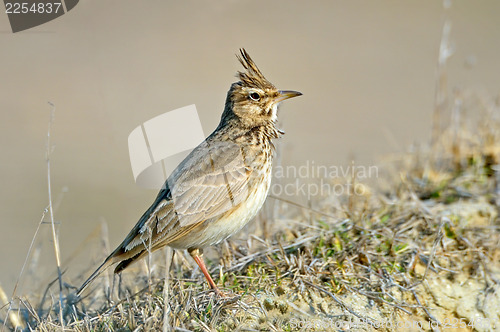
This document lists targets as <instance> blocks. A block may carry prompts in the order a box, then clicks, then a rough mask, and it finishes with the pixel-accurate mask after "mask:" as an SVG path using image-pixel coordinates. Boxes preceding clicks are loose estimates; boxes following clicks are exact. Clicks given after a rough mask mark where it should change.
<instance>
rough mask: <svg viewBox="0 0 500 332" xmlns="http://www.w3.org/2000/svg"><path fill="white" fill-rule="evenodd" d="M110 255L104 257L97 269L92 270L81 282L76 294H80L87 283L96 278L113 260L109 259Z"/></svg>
mask: <svg viewBox="0 0 500 332" xmlns="http://www.w3.org/2000/svg"><path fill="white" fill-rule="evenodd" d="M110 258H111V256H110V257H108V259H106V260H105V261H104V263H102V264H101V265H100V266H99V267H98V268H97V270H95V271H94V273H92V275H91V276H90V277H89V278H88V279H87V280H86V281H85V282H84V283H83V285H82V286H81V287H80V288H79V289H78V291H77V292H76V296H80V295H82V293H83V291H84V290H85V289H86V288H87V287H88V285H90V283H91V282H92V281H94V279H95V278H97V277H98V276H99V275H100V274H101V272H102V271H104V270H105V269H107V268H108V267H109V266H110V265H111V264H113V260H111V259H110Z"/></svg>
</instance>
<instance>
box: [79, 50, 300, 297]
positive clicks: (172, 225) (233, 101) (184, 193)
mask: <svg viewBox="0 0 500 332" xmlns="http://www.w3.org/2000/svg"><path fill="white" fill-rule="evenodd" d="M236 57H237V59H238V60H239V62H240V63H241V65H242V66H243V68H244V70H243V71H238V72H237V75H236V77H237V78H239V81H237V82H235V83H233V84H231V86H230V89H229V91H228V92H227V97H226V101H225V105H224V110H223V112H222V116H221V119H220V122H219V125H218V126H217V128H216V129H215V130H214V131H213V132H212V133H211V134H210V135H209V136H208V137H207V138H206V139H205V140H204V141H203V142H202V143H200V144H199V145H198V146H197V147H196V148H194V149H193V150H192V151H191V152H190V153H189V154H188V156H187V157H186V158H185V159H184V160H183V161H182V162H181V163H180V164H179V165H178V166H177V167H176V168H175V169H174V171H173V172H172V173H171V174H170V176H169V177H168V178H167V180H166V182H165V184H164V185H163V186H162V187H161V189H160V191H159V193H158V195H157V197H156V199H155V200H154V201H153V204H152V205H151V206H150V207H149V208H148V209H147V210H146V211H145V212H144V214H143V215H142V216H141V218H140V219H139V221H138V222H137V224H136V225H135V226H134V227H133V228H132V230H131V231H130V232H129V233H128V235H127V236H126V237H125V239H124V240H123V242H122V243H121V244H120V245H119V246H118V247H117V248H116V249H115V250H114V251H113V252H112V253H111V254H110V255H109V256H108V257H107V258H106V259H105V260H104V262H103V263H102V264H101V265H100V266H99V267H98V268H97V269H96V270H95V272H94V273H92V275H91V276H90V277H89V278H88V279H87V280H86V281H85V282H84V283H83V284H82V286H81V287H80V288H79V289H78V290H77V293H76V294H77V296H81V295H82V293H83V291H84V290H85V289H86V288H87V286H89V284H90V283H91V282H92V281H94V280H95V279H96V278H97V277H98V276H99V275H100V273H101V272H102V271H104V270H105V269H106V268H108V267H110V266H111V265H114V264H117V265H116V267H115V270H114V272H115V273H120V272H121V271H123V270H124V269H125V268H127V267H128V266H129V265H130V264H132V263H134V262H136V261H138V260H140V259H141V258H143V257H145V256H146V255H148V253H151V252H153V251H156V250H158V249H161V248H163V247H165V246H170V247H172V248H174V249H178V250H185V249H187V251H188V253H189V254H190V255H191V257H192V258H193V260H194V261H195V262H196V263H197V264H198V266H199V267H200V269H201V271H202V273H203V274H204V276H205V278H206V280H207V282H208V284H209V286H210V287H211V288H212V289H213V290H214V291H215V292H216V294H218V295H220V296H224V293H223V292H221V291H220V289H219V288H218V287H217V285H216V284H215V282H214V281H213V279H212V278H211V276H210V274H209V272H208V270H207V267H206V266H205V263H204V260H203V257H202V255H203V249H204V248H206V247H209V246H213V245H216V244H218V243H220V242H221V241H223V240H225V239H227V238H229V237H230V236H232V235H234V234H235V233H237V232H238V231H240V230H241V229H242V228H243V227H244V226H245V225H246V224H247V223H248V222H250V221H251V220H252V219H253V218H254V217H255V215H256V214H257V212H258V211H259V210H260V209H261V207H262V205H263V204H264V201H265V199H266V197H267V195H268V192H269V188H270V185H271V178H272V163H273V156H274V153H275V147H274V143H273V140H275V139H277V138H280V137H281V136H282V135H283V134H284V132H283V131H282V130H280V129H279V128H278V127H277V119H278V115H277V113H278V105H279V104H280V103H281V102H282V101H284V100H286V99H289V98H293V97H297V96H300V95H302V93H301V92H298V91H292V90H278V89H277V88H276V87H275V86H274V85H273V84H272V83H271V82H269V81H268V80H267V79H266V78H265V77H264V75H263V74H262V72H261V71H260V69H259V68H258V67H257V65H256V64H255V62H254V61H253V60H252V58H251V57H250V55H249V54H248V53H247V51H246V50H245V49H244V48H241V49H240V54H239V55H236Z"/></svg>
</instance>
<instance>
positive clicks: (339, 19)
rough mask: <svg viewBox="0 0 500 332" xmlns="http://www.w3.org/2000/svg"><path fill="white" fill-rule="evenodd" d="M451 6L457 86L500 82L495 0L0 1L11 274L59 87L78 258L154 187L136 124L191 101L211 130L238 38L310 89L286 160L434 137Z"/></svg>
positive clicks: (60, 197)
mask: <svg viewBox="0 0 500 332" xmlns="http://www.w3.org/2000/svg"><path fill="white" fill-rule="evenodd" d="M445 15H447V16H448V17H449V19H450V21H451V23H452V30H451V36H450V37H451V40H452V41H453V42H454V44H455V54H454V55H453V57H452V58H451V59H450V61H449V62H448V67H447V79H448V84H449V89H450V90H451V89H453V88H455V87H458V88H463V87H466V88H467V89H472V90H474V91H477V93H479V94H481V93H484V94H488V95H496V94H498V92H499V91H500V80H499V73H500V61H499V59H500V20H499V19H498V17H499V15H500V2H498V1H497V0H483V1H480V2H471V1H468V0H460V1H457V0H456V1H453V2H452V5H451V8H450V9H449V10H447V11H446V12H445V10H444V9H443V5H442V3H441V2H440V1H421V0H408V1H404V2H402V1H394V0H377V1H372V0H356V1H308V2H298V1H297V2H291V1H284V0H282V1H271V2H264V1H218V2H209V1H182V2H170V1H160V0H155V1H153V0H151V1H147V2H138V1H132V0H120V1H111V0H108V1H97V0H85V1H80V3H79V4H78V5H77V6H76V7H75V8H74V9H73V10H71V11H70V12H69V13H67V14H66V15H63V16H62V17H60V18H58V19H56V20H54V21H51V22H48V23H46V24H44V25H41V26H39V27H36V28H33V29H30V30H27V31H24V32H20V33H16V34H13V33H12V32H11V30H10V26H9V22H8V19H7V16H6V15H5V14H0V45H1V47H0V49H1V51H0V63H1V65H0V77H1V80H0V85H1V87H0V128H1V130H0V142H1V163H0V183H1V186H2V188H1V190H0V212H1V229H2V231H1V232H0V262H1V264H0V283H1V284H2V286H3V287H4V288H5V289H6V291H7V292H8V293H9V292H11V291H12V289H13V286H14V283H15V281H16V278H17V276H18V275H19V272H20V270H21V266H22V264H23V261H24V257H25V256H26V254H27V252H28V248H29V246H30V242H31V239H32V237H33V234H34V232H35V230H36V228H37V225H38V223H39V222H40V218H41V216H42V214H43V211H44V209H45V208H46V206H47V204H48V197H47V165H46V161H45V155H46V136H47V127H48V122H49V115H50V112H51V106H50V105H49V104H48V102H52V103H53V104H54V105H55V106H56V110H55V118H54V122H53V127H52V143H53V151H52V155H51V172H52V193H53V200H54V204H55V218H56V222H57V223H59V232H60V246H61V252H62V258H63V261H67V260H70V259H71V258H72V253H74V252H77V254H78V252H79V255H80V257H82V252H83V258H79V259H83V260H84V259H87V261H83V260H82V261H76V263H75V261H74V260H73V262H72V263H71V264H72V266H75V264H76V265H78V264H82V265H84V266H85V269H87V268H88V269H91V268H93V267H95V265H94V266H91V265H90V262H91V261H92V262H93V263H92V264H95V262H96V260H99V259H102V258H103V256H104V253H102V250H101V249H100V248H101V246H99V248H95V246H97V245H96V243H95V241H94V242H91V241H90V242H89V241H87V242H85V240H86V239H87V238H92V237H97V238H99V237H98V236H96V235H95V234H96V233H95V230H96V229H99V227H100V225H101V223H102V222H106V223H107V225H108V228H109V242H110V246H111V247H113V248H114V247H115V246H116V245H117V244H118V243H119V242H120V241H121V240H122V239H123V237H124V236H125V235H126V234H127V233H128V231H129V230H130V229H131V227H132V226H133V225H134V224H135V222H136V221H137V220H138V218H139V217H140V216H141V214H142V213H143V212H144V211H145V209H146V208H147V207H148V206H149V204H150V203H151V202H152V200H153V198H154V197H155V195H156V191H155V190H147V189H143V188H140V187H138V186H136V185H135V183H134V178H133V176H132V170H131V167H130V161H129V155H128V147H127V138H128V135H129V134H130V132H131V131H132V130H133V129H134V128H136V127H137V126H139V125H140V124H142V123H143V122H144V121H147V120H149V119H151V118H153V117H155V116H157V115H160V114H163V113H164V112H167V111H170V110H174V109H176V108H180V107H183V106H186V105H190V104H195V105H196V107H197V109H198V113H199V115H200V118H201V124H202V127H203V130H204V132H205V134H206V135H208V134H210V132H211V131H212V130H213V129H215V127H216V126H217V124H218V121H219V118H220V114H221V112H222V110H223V105H224V100H225V97H226V92H227V90H228V88H229V86H230V84H231V83H232V82H235V80H236V79H235V73H236V71H237V70H240V69H241V66H240V64H239V63H238V61H237V60H236V58H235V56H234V54H236V53H237V52H238V49H239V48H240V47H245V48H246V49H247V51H248V52H249V53H250V54H251V55H252V57H253V59H254V60H255V62H256V63H257V65H258V66H259V67H260V69H261V70H262V71H263V73H264V74H265V76H266V77H267V78H268V79H269V80H270V81H271V82H273V83H274V84H275V85H276V86H277V87H278V88H280V89H292V90H298V91H301V92H302V93H303V94H304V95H303V96H302V97H300V98H296V99H293V100H291V101H289V102H286V103H284V104H283V105H282V107H281V111H280V122H281V127H282V128H283V129H284V130H285V131H286V135H285V136H284V137H283V139H281V140H280V142H279V143H278V144H279V151H280V157H281V163H282V164H283V165H295V166H300V165H304V164H305V163H306V162H307V161H308V162H314V163H315V164H316V165H347V164H349V163H350V161H351V160H353V159H354V160H356V163H357V164H360V165H367V166H369V165H377V163H378V162H379V160H380V158H381V157H382V156H384V155H387V154H397V153H402V152H404V151H406V150H407V149H408V147H409V146H411V145H412V144H413V143H416V142H420V143H425V142H428V140H429V138H430V133H431V125H432V112H433V109H434V104H435V102H434V101H435V91H436V69H437V61H438V54H439V45H440V41H441V36H442V30H443V23H444V19H445ZM46 220H48V219H46ZM48 229H49V228H48V225H42V229H41V236H42V238H44V239H45V242H46V243H45V244H48V245H49V246H48V249H47V248H46V249H44V250H43V251H40V252H38V253H37V252H35V253H36V254H40V255H41V258H40V259H39V260H37V261H38V262H39V263H38V266H37V268H36V271H37V272H36V273H35V272H32V273H34V274H39V275H38V277H39V278H41V279H43V278H46V277H48V276H50V275H52V276H54V272H55V268H54V263H53V250H52V249H51V248H50V245H51V243H50V242H51V241H50V240H49V237H48ZM93 231H94V233H92V232H93ZM92 234H94V235H92ZM92 246H94V247H92ZM78 248H80V249H78ZM99 250H101V252H100V251H99ZM96 252H97V254H96ZM96 257H97V258H96ZM65 264H66V263H65ZM65 267H66V266H63V268H65ZM29 269H30V266H28V271H29ZM82 269H83V268H82ZM34 271H35V270H34ZM80 271H81V270H80ZM49 280H50V279H49Z"/></svg>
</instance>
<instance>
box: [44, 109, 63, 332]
mask: <svg viewBox="0 0 500 332" xmlns="http://www.w3.org/2000/svg"><path fill="white" fill-rule="evenodd" d="M49 105H50V106H52V110H51V111H50V118H49V128H48V130H47V191H48V194H49V215H50V223H51V226H52V240H53V241H54V253H55V255H56V264H57V276H58V279H59V316H60V317H59V318H60V320H61V330H62V331H64V315H63V301H64V298H63V281H62V273H61V252H60V249H59V239H58V237H57V234H56V224H55V221H54V210H53V207H52V187H51V176H50V152H51V149H52V146H51V145H50V130H51V129H52V123H53V122H54V114H55V111H56V108H55V106H54V104H52V103H50V102H49Z"/></svg>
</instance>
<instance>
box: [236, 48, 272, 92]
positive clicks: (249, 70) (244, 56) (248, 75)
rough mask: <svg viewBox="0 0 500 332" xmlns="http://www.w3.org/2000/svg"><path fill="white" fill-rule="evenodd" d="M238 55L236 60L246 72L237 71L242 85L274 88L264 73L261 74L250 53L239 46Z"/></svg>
mask: <svg viewBox="0 0 500 332" xmlns="http://www.w3.org/2000/svg"><path fill="white" fill-rule="evenodd" d="M240 53H241V56H240V55H236V57H237V58H238V60H239V61H240V62H241V64H242V65H243V67H244V68H245V69H246V72H241V71H238V77H239V79H240V80H241V82H243V84H244V85H247V86H249V87H253V88H259V89H269V88H271V89H272V88H275V87H274V85H273V84H272V83H271V82H269V81H268V80H267V79H266V78H265V77H264V75H262V73H261V71H260V69H259V67H257V65H256V64H255V62H253V60H252V58H251V57H250V55H249V54H248V53H247V51H245V49H244V48H240Z"/></svg>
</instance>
